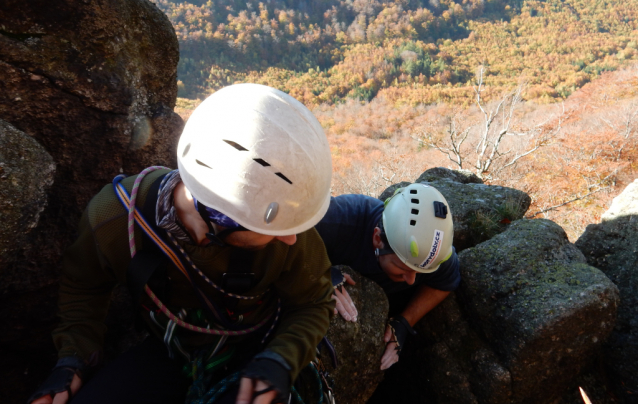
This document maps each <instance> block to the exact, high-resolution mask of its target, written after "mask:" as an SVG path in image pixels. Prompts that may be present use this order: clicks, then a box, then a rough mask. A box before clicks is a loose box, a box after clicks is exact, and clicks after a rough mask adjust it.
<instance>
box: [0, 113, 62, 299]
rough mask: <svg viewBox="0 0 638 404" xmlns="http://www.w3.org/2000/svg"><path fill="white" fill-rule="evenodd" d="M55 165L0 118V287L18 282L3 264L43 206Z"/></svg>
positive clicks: (34, 142)
mask: <svg viewBox="0 0 638 404" xmlns="http://www.w3.org/2000/svg"><path fill="white" fill-rule="evenodd" d="M54 173H55V163H53V159H52V158H51V156H50V155H49V153H47V152H46V150H44V148H43V147H42V146H40V145H39V144H38V142H37V141H35V139H33V138H31V137H29V136H27V135H26V134H24V133H23V132H21V131H19V130H17V129H16V128H14V127H13V126H11V125H9V124H8V123H7V122H5V121H3V120H1V119H0V223H1V225H0V284H2V285H3V287H7V286H8V285H14V284H16V283H19V282H20V277H19V276H14V275H16V274H8V272H9V271H7V269H6V265H7V264H9V263H11V262H13V261H14V260H15V258H14V256H13V253H14V252H15V251H16V250H19V249H20V248H21V246H22V245H23V244H24V243H25V240H26V234H27V233H29V232H30V231H31V230H32V229H33V228H34V227H35V226H36V225H37V224H38V221H39V219H40V213H42V211H43V210H44V207H45V206H46V204H47V195H46V191H47V190H48V188H49V187H50V186H51V184H52V183H53V174H54Z"/></svg>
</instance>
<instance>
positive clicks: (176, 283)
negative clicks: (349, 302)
mask: <svg viewBox="0 0 638 404" xmlns="http://www.w3.org/2000/svg"><path fill="white" fill-rule="evenodd" d="M166 172H167V171H166V170H159V171H155V172H152V173H150V174H148V175H147V176H146V177H145V178H144V180H143V181H142V184H141V185H140V190H139V194H138V200H137V206H138V207H141V206H144V202H145V200H146V194H147V192H148V189H149V188H150V186H151V184H152V183H153V181H154V180H155V179H157V178H158V177H159V176H160V175H162V174H165V173H166ZM135 178H136V177H135V176H133V177H129V178H126V179H125V180H123V181H122V184H123V185H124V186H125V187H126V189H127V190H128V191H129V193H130V191H131V188H132V185H133V182H134V180H135ZM150 219H151V218H147V220H150ZM153 220H154V218H153ZM126 223H127V212H126V210H125V209H124V207H123V206H122V205H121V203H120V201H119V200H118V199H117V197H116V196H115V193H114V192H113V187H112V185H107V186H105V187H104V188H103V189H102V191H100V193H98V194H97V195H96V196H95V197H94V198H93V199H92V200H91V202H90V203H89V205H88V207H87V208H86V210H85V212H84V214H83V215H82V219H81V221H80V226H79V237H78V239H77V241H76V242H75V243H74V244H73V245H72V246H71V247H70V248H69V249H68V250H67V251H66V252H65V255H64V266H63V272H62V279H61V284H60V299H59V310H60V317H61V322H60V325H59V326H58V328H57V329H56V330H55V331H54V333H53V337H54V341H55V344H56V346H57V348H58V352H59V356H60V357H65V356H70V355H76V356H79V357H80V358H82V359H87V358H88V357H89V356H90V355H91V353H92V352H94V351H97V350H100V349H101V348H102V345H103V342H104V334H105V332H106V326H105V325H104V318H105V316H106V313H107V309H108V306H109V300H110V298H111V293H112V291H113V288H114V286H115V285H116V284H117V283H121V284H126V271H127V268H128V264H129V262H130V259H131V258H130V251H129V247H128V237H127V228H126ZM135 228H136V229H135V244H136V247H137V249H138V250H139V249H141V248H142V240H143V237H146V236H144V235H143V233H142V231H141V230H140V229H139V227H138V226H137V225H136V226H135ZM180 245H182V247H183V248H184V249H185V250H186V251H187V252H188V254H189V255H190V257H191V259H192V260H193V262H194V263H195V264H196V265H197V266H198V267H199V268H200V269H201V270H202V271H203V272H204V273H205V274H206V275H207V276H208V277H209V278H210V279H211V280H212V281H213V282H215V283H217V284H220V283H221V278H222V274H223V273H224V272H225V271H226V268H227V265H228V260H229V255H230V251H231V248H234V247H219V246H206V247H200V246H195V245H190V244H187V243H180ZM329 267H330V262H329V260H328V257H327V255H326V252H325V248H324V245H323V242H322V241H321V238H320V237H319V235H318V234H317V232H316V231H315V230H314V229H311V230H308V231H306V232H304V233H301V234H299V235H298V236H297V242H296V243H295V244H294V245H293V246H288V245H286V244H284V243H281V242H276V243H273V244H269V245H268V246H266V247H265V248H264V249H262V250H259V251H258V252H257V253H256V255H255V259H254V262H253V268H252V270H253V271H254V272H255V275H256V280H257V285H256V286H255V287H254V288H253V289H252V290H251V291H250V292H249V293H247V295H256V294H259V293H263V292H264V291H266V290H270V292H268V293H266V295H264V297H263V298H261V299H258V300H261V301H262V304H260V305H257V304H256V303H254V301H252V300H251V301H242V302H241V303H240V305H239V307H238V308H237V311H243V310H249V311H250V312H249V313H248V314H247V315H246V318H245V319H244V321H243V323H242V324H245V325H246V326H248V325H252V324H257V323H259V321H260V320H261V319H263V318H264V317H265V316H266V315H267V313H270V312H273V311H274V310H275V308H276V301H277V297H279V298H281V302H282V313H281V318H280V321H279V322H278V325H277V327H276V329H275V332H274V337H273V338H271V340H270V342H269V343H268V344H267V346H266V349H268V350H270V351H273V352H275V353H277V354H279V355H281V357H283V358H284V359H285V360H286V362H287V363H288V364H289V365H290V367H291V371H290V376H291V380H294V379H295V378H296V376H297V374H298V373H299V371H300V370H301V368H302V367H303V366H305V365H306V364H307V363H308V362H309V361H310V360H311V359H312V358H313V357H314V353H315V347H316V346H317V344H318V343H319V341H320V340H321V338H322V337H323V336H324V335H325V334H326V331H327V329H328V325H329V322H330V317H331V315H332V313H333V308H334V302H333V300H331V295H332V293H333V288H332V284H331V282H330V272H329V271H328V268H329ZM168 278H169V288H170V292H169V295H168V300H167V301H164V302H163V303H165V304H166V305H167V307H169V309H171V311H172V312H173V313H176V312H177V311H178V310H179V308H199V307H200V303H199V300H197V298H196V297H195V295H194V292H193V290H192V287H191V285H190V283H189V282H188V280H187V279H186V278H185V276H184V275H183V274H182V273H181V272H179V271H178V270H177V269H176V268H174V267H173V266H172V265H170V266H169V269H168ZM200 281H201V280H200ZM198 285H199V286H200V288H201V289H202V291H204V292H205V293H206V295H207V296H208V297H209V299H211V300H213V301H215V302H216V303H218V304H220V305H221V304H222V300H221V296H220V294H219V292H217V291H216V290H214V289H213V288H212V287H211V286H209V285H207V284H206V283H205V282H203V281H201V282H198ZM142 303H143V305H146V307H152V306H153V304H152V302H151V301H150V299H148V297H146V295H143V299H142ZM142 312H143V316H144V318H146V319H148V318H149V316H148V312H146V311H144V310H142ZM162 317H163V315H162ZM147 322H148V324H149V325H150V326H151V327H155V330H152V331H154V332H155V333H156V334H159V335H161V334H163V331H162V330H161V329H160V328H159V327H157V326H155V325H154V324H153V323H152V322H151V321H150V319H149V320H148V321H147ZM178 330H179V331H178V337H179V338H180V341H181V342H182V343H183V344H185V345H187V346H190V347H193V346H197V345H201V344H205V343H210V342H212V340H211V338H210V337H207V336H204V335H202V334H197V333H193V332H191V331H188V330H185V329H180V327H178ZM246 340H247V339H246V338H244V339H242V337H237V338H233V337H231V338H230V339H229V343H231V344H238V346H239V347H241V344H242V341H246Z"/></svg>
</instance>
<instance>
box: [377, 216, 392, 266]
mask: <svg viewBox="0 0 638 404" xmlns="http://www.w3.org/2000/svg"><path fill="white" fill-rule="evenodd" d="M377 227H378V228H379V230H381V233H379V237H380V238H381V244H383V247H381V248H376V249H375V250H374V255H375V256H376V257H377V261H378V260H379V257H380V256H382V255H389V254H396V253H395V252H394V250H393V249H392V247H390V243H389V242H388V237H387V236H386V234H385V230H384V229H383V219H380V220H379V223H377Z"/></svg>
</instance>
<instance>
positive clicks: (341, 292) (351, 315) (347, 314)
mask: <svg viewBox="0 0 638 404" xmlns="http://www.w3.org/2000/svg"><path fill="white" fill-rule="evenodd" d="M344 277H345V278H346V283H347V284H348V285H354V284H355V281H354V280H352V278H351V277H350V275H348V274H345V275H344ZM332 298H333V299H334V300H335V301H336V302H337V304H336V306H335V314H337V313H339V314H341V317H343V318H344V319H345V320H346V321H352V322H356V321H357V316H358V315H359V312H358V311H357V308H356V307H355V306H354V303H353V302H352V299H351V298H350V295H349V294H348V291H347V290H346V288H345V286H344V285H342V286H341V287H339V288H335V294H334V295H332Z"/></svg>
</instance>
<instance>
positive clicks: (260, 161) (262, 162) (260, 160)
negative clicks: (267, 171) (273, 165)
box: [253, 159, 270, 167]
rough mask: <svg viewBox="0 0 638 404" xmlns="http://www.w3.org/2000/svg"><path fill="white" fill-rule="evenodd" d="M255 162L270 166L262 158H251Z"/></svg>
mask: <svg viewBox="0 0 638 404" xmlns="http://www.w3.org/2000/svg"><path fill="white" fill-rule="evenodd" d="M253 160H255V161H256V162H258V163H259V164H261V165H262V166H264V167H270V164H268V163H267V162H266V161H264V160H262V159H253Z"/></svg>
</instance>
